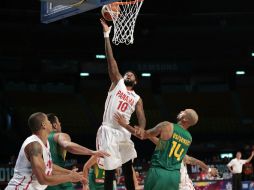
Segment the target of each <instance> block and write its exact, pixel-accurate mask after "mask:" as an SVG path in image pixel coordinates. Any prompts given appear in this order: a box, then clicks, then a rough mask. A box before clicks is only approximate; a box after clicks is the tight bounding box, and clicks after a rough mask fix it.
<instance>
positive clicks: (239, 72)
mask: <svg viewBox="0 0 254 190" xmlns="http://www.w3.org/2000/svg"><path fill="white" fill-rule="evenodd" d="M235 74H236V75H245V71H236V72H235Z"/></svg>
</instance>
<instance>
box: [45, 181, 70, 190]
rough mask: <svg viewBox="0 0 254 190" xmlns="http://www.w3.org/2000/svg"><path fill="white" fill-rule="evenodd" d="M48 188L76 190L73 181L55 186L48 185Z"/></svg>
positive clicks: (52, 189) (47, 189) (48, 189)
mask: <svg viewBox="0 0 254 190" xmlns="http://www.w3.org/2000/svg"><path fill="white" fill-rule="evenodd" d="M46 190H75V188H74V187H73V185H72V183H71V182H67V183H62V184H59V185H55V186H48V187H47V188H46Z"/></svg>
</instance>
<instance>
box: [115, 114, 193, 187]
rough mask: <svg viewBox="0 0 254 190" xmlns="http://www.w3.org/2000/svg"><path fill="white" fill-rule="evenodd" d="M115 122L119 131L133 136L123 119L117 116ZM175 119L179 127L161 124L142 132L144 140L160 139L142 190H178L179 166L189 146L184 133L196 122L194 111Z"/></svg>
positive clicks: (165, 123)
mask: <svg viewBox="0 0 254 190" xmlns="http://www.w3.org/2000/svg"><path fill="white" fill-rule="evenodd" d="M115 119H116V121H117V122H118V123H119V124H120V125H121V126H122V127H124V128H126V129H127V130H128V131H130V132H131V133H132V134H134V135H135V134H136V128H135V127H134V128H133V127H132V126H130V125H128V124H126V121H125V118H124V116H123V115H121V114H119V113H116V114H115ZM177 119H178V123H171V122H168V121H164V122H161V123H159V124H158V125H156V126H155V127H154V128H152V129H149V130H143V134H142V137H143V139H146V138H149V137H156V136H159V143H158V145H157V146H156V148H155V151H154V153H153V156H152V160H151V166H150V169H149V171H148V173H147V177H146V179H145V185H144V190H162V189H163V190H179V183H180V168H181V162H182V160H183V158H184V156H185V154H186V153H187V150H188V148H189V146H190V144H191V142H192V137H191V134H190V133H189V132H188V131H187V129H188V128H189V127H191V126H193V125H195V124H196V123H197V122H198V115H197V113H196V111H195V110H193V109H185V110H184V111H181V112H180V113H179V114H178V116H177ZM136 136H137V135H136Z"/></svg>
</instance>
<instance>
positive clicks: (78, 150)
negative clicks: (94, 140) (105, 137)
mask: <svg viewBox="0 0 254 190" xmlns="http://www.w3.org/2000/svg"><path fill="white" fill-rule="evenodd" d="M56 136H57V137H56V138H55V139H56V142H57V143H58V144H59V145H60V146H61V147H62V148H64V149H65V150H67V151H68V152H70V153H72V154H77V155H96V156H99V157H107V156H110V155H109V154H108V153H107V152H105V151H93V150H90V149H88V148H86V147H84V146H81V145H79V144H77V143H75V142H72V141H71V138H70V136H69V135H68V134H66V133H57V134H56Z"/></svg>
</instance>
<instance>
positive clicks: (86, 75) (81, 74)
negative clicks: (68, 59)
mask: <svg viewBox="0 0 254 190" xmlns="http://www.w3.org/2000/svg"><path fill="white" fill-rule="evenodd" d="M80 76H81V77H88V76H89V73H80Z"/></svg>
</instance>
